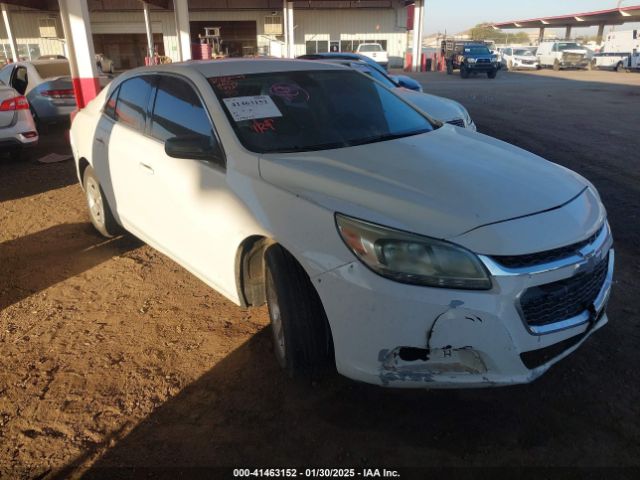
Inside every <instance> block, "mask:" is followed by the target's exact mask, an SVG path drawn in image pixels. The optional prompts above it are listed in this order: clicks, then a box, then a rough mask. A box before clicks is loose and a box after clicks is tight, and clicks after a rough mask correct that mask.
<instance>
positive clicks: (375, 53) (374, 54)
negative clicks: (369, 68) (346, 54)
mask: <svg viewBox="0 0 640 480" xmlns="http://www.w3.org/2000/svg"><path fill="white" fill-rule="evenodd" d="M356 53H359V54H360V55H364V56H365V57H369V58H370V59H372V60H374V61H375V62H376V63H378V64H380V65H381V66H382V67H384V68H385V69H386V68H387V67H388V66H389V55H388V54H387V52H386V51H385V49H384V48H382V45H380V44H379V43H361V44H360V45H358V49H357V50H356Z"/></svg>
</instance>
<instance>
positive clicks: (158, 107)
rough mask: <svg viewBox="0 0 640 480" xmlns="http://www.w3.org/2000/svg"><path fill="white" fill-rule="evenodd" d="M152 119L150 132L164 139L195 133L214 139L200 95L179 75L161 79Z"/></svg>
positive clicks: (193, 134) (195, 134)
mask: <svg viewBox="0 0 640 480" xmlns="http://www.w3.org/2000/svg"><path fill="white" fill-rule="evenodd" d="M151 120H152V123H151V135H152V136H153V137H154V138H157V139H158V140H161V141H163V142H164V141H166V140H167V139H169V138H172V137H194V136H197V137H202V138H203V139H204V138H206V139H208V141H209V142H214V141H215V137H214V135H213V131H212V126H211V121H210V120H209V116H208V115H207V112H206V111H205V108H204V106H203V105H202V102H201V101H200V98H199V97H198V95H197V94H196V92H195V91H194V90H193V87H191V85H189V84H188V83H187V82H185V81H184V80H180V79H179V78H175V77H169V76H163V77H161V78H160V81H159V83H158V90H157V94H156V101H155V104H154V107H153V117H152V119H151Z"/></svg>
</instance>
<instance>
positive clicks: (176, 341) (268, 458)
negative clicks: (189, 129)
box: [0, 71, 640, 478]
mask: <svg viewBox="0 0 640 480" xmlns="http://www.w3.org/2000/svg"><path fill="white" fill-rule="evenodd" d="M416 78H418V79H419V80H420V81H421V82H422V83H423V85H424V87H425V91H427V92H430V93H435V94H439V95H443V96H447V97H451V98H454V99H456V100H458V101H460V102H462V103H463V104H464V105H465V106H467V107H468V109H469V111H470V113H471V115H472V116H473V118H474V119H475V121H476V123H477V125H478V128H479V130H480V131H481V132H483V133H487V134H489V135H493V136H496V137H498V138H501V139H503V140H507V141H509V142H512V143H514V144H516V145H519V146H521V147H524V148H526V149H528V150H531V151H533V152H535V153H537V154H540V155H542V156H544V157H546V158H548V159H550V160H552V161H555V162H557V163H560V164H562V165H565V166H567V167H569V168H572V169H575V170H577V171H578V172H580V173H581V174H583V175H585V176H586V177H588V178H589V179H590V180H591V181H592V182H593V183H594V184H595V185H596V186H597V187H598V188H599V190H600V192H601V194H602V197H603V200H604V203H605V204H606V205H607V207H608V211H609V216H610V221H611V224H612V228H613V231H614V235H615V246H616V250H617V271H616V285H615V287H614V294H613V297H612V299H611V302H610V306H609V316H610V320H611V321H610V324H609V325H608V326H607V327H605V328H604V329H602V330H601V331H600V332H599V333H598V334H597V335H595V336H594V337H592V338H591V339H590V340H589V341H587V343H586V344H585V345H584V346H583V347H582V348H581V349H580V350H579V351H578V352H576V353H575V354H574V355H572V356H570V357H569V358H567V359H566V360H564V361H563V362H561V363H560V364H558V365H557V366H556V367H554V368H553V369H552V370H551V371H550V372H549V373H547V374H546V375H545V376H543V377H542V378H541V379H539V380H538V381H536V382H535V383H533V384H531V385H526V386H518V387H509V388H501V389H490V390H472V391H393V390H384V389H381V388H377V387H371V386H367V385H361V384H357V383H354V382H351V381H349V380H346V379H344V378H340V377H336V378H332V379H328V380H326V381H323V382H321V383H319V384H314V385H305V384H300V383H294V382H292V381H290V380H288V379H286V378H284V376H283V375H282V374H281V373H280V372H279V370H278V369H277V367H276V362H275V360H274V358H273V355H272V352H271V345H270V340H269V334H268V331H267V330H266V329H265V328H266V326H267V324H268V319H267V316H266V313H265V310H264V308H259V309H241V308H238V307H236V306H234V305H232V304H230V303H229V302H228V301H226V300H225V299H224V298H222V297H221V296H220V295H218V294H216V293H215V292H213V291H211V290H210V289H208V288H207V287H206V286H205V285H204V284H202V283H201V282H200V281H198V280H197V279H195V278H194V277H193V276H191V275H190V274H188V273H187V272H186V271H184V270H183V269H182V268H181V267H179V266H178V265H176V264H175V263H173V262H172V261H171V260H169V259H167V258H166V257H164V256H163V255H161V254H159V253H156V252H155V251H153V250H152V249H151V248H149V247H147V246H145V245H143V244H142V243H141V242H139V241H138V240H136V239H135V238H132V237H131V236H123V237H120V238H116V239H113V240H109V241H104V239H102V238H101V237H99V236H98V235H97V233H95V232H94V231H93V229H92V227H91V226H90V224H89V223H88V219H87V215H86V213H85V206H84V199H83V194H82V191H81V190H80V188H79V187H78V185H77V180H76V178H75V173H74V169H73V164H72V162H70V161H67V162H62V163H55V164H40V163H37V162H36V161H35V159H36V158H38V157H39V156H40V155H42V154H44V153H48V152H52V151H54V152H58V153H65V152H67V151H68V149H67V147H66V146H65V136H64V132H63V131H61V130H53V131H52V132H51V133H50V134H49V135H47V136H45V137H44V138H43V139H42V142H41V144H40V146H39V147H38V149H37V150H36V151H34V152H32V154H31V158H30V159H28V160H26V161H22V162H15V161H10V160H8V159H0V352H1V353H0V477H2V478H34V477H38V478H43V477H45V478H67V477H78V476H80V475H82V474H85V475H86V476H87V477H90V478H93V477H96V478H97V477H102V478H115V477H118V476H120V475H128V474H131V473H132V472H133V473H134V474H135V473H136V472H137V474H138V475H141V472H144V477H145V478H147V476H148V475H152V476H154V475H160V474H161V472H162V471H165V472H167V471H168V472H169V473H168V474H167V476H168V477H172V476H177V474H178V473H180V474H182V475H185V476H190V474H194V473H195V472H198V470H192V469H193V468H194V467H211V466H241V467H242V466H248V465H255V466H267V465H269V466H280V467H282V466H292V465H296V466H301V467H305V466H347V465H350V466H357V467H359V466H374V467H382V466H397V467H408V466H431V467H434V466H505V465H508V466H516V467H521V466H581V467H593V466H617V467H620V466H623V467H624V466H640V446H639V445H640V415H639V407H638V405H640V373H639V372H640V370H638V368H637V365H638V363H639V362H640V353H639V350H638V348H637V345H638V340H639V339H640V323H639V321H638V319H639V314H640V295H639V288H638V286H637V285H638V274H639V272H640V258H639V257H638V255H637V253H638V245H639V244H640V226H639V220H638V219H639V214H640V202H638V199H639V198H640V168H639V167H640V157H639V155H638V152H639V151H640V136H639V135H638V121H639V120H640V113H639V111H638V105H639V101H640V75H634V74H616V73H610V72H551V71H543V72H534V73H511V72H509V73H502V72H501V74H499V76H498V78H497V79H496V80H488V79H487V78H484V77H477V78H471V79H469V80H462V79H460V78H459V77H458V76H452V77H449V76H446V75H444V74H439V73H427V74H418V75H416ZM470 154H471V152H470ZM550 234H552V232H550ZM117 467H130V468H132V467H133V468H136V469H138V470H126V471H124V470H115V469H114V468H117ZM149 467H151V468H154V469H156V470H154V471H148V470H140V468H143V469H144V468H149ZM170 468H172V469H173V470H166V469H170ZM621 474H622V472H620V471H618V476H620V475H621Z"/></svg>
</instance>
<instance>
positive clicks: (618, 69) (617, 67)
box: [614, 62, 623, 72]
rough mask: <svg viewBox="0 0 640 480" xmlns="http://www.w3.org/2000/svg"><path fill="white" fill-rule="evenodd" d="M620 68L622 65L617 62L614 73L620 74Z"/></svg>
mask: <svg viewBox="0 0 640 480" xmlns="http://www.w3.org/2000/svg"><path fill="white" fill-rule="evenodd" d="M622 66H623V65H622V62H618V63H617V64H616V66H615V68H614V70H615V71H616V72H621V71H622Z"/></svg>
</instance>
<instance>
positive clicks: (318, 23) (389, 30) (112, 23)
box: [0, 0, 407, 66]
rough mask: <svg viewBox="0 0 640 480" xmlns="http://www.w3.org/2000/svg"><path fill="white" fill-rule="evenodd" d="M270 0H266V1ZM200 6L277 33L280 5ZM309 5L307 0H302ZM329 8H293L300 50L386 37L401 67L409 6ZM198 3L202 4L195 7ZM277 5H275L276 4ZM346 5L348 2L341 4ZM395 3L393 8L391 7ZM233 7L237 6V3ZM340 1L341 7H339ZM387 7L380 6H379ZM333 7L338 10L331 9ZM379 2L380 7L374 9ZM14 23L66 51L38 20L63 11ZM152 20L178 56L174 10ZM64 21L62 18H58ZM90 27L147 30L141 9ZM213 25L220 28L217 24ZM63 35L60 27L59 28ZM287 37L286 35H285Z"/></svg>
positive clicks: (22, 36)
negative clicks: (273, 22)
mask: <svg viewBox="0 0 640 480" xmlns="http://www.w3.org/2000/svg"><path fill="white" fill-rule="evenodd" d="M265 1H266V0H265ZM191 3H193V4H194V5H192V8H193V7H196V9H195V10H192V11H191V12H190V20H193V21H206V20H211V21H213V22H215V21H216V20H218V21H234V20H253V21H255V22H256V25H257V37H258V38H257V41H258V48H259V49H260V48H261V47H262V48H265V49H267V48H268V46H269V43H270V41H272V39H273V37H272V38H271V39H270V37H268V36H266V35H264V23H265V17H266V16H269V15H271V14H272V12H275V13H276V15H280V16H282V10H280V9H276V10H274V9H262V10H250V9H246V10H230V11H229V10H217V9H216V10H208V11H207V10H201V9H199V8H197V7H200V6H201V7H205V5H206V2H200V3H201V4H202V5H200V3H198V2H197V1H192V2H191ZM296 3H297V2H296ZM300 3H301V4H304V3H305V2H300ZM326 3H327V5H326V6H325V8H314V9H309V8H299V9H295V8H294V23H295V26H296V28H295V30H294V32H295V34H294V37H295V44H296V46H295V54H296V55H302V54H304V53H306V52H305V49H306V47H305V42H306V41H308V40H329V41H340V40H375V39H379V40H386V41H387V49H388V51H389V56H390V60H391V64H392V66H400V65H401V64H402V58H403V57H404V51H405V50H406V47H407V33H406V9H405V8H404V7H403V6H402V3H401V2H398V1H394V2H393V3H392V2H391V1H389V0H381V1H380V2H373V3H370V4H369V5H370V7H368V8H346V7H347V6H348V5H349V4H350V2H326ZM196 4H197V5H196ZM272 4H273V3H272ZM342 4H344V5H342ZM392 4H393V5H394V8H389V7H388V5H392ZM233 5H238V4H237V3H236V2H233ZM336 5H340V7H341V8H335V7H336ZM385 5H386V6H387V7H386V8H380V6H385ZM328 6H333V7H334V8H330V9H329V8H326V7H328ZM373 6H377V8H372V7H373ZM11 16H12V22H13V29H14V34H15V36H16V39H17V43H18V44H33V45H38V47H39V50H40V55H50V54H64V46H63V45H64V42H63V41H62V40H58V39H43V38H40V35H39V30H38V19H39V18H40V17H49V16H56V17H57V18H58V19H59V15H58V14H57V13H55V12H38V11H36V12H34V11H13V12H12V14H11ZM151 22H152V28H153V32H154V33H161V34H162V36H163V42H164V49H165V54H166V55H167V56H169V57H171V58H172V59H173V60H174V61H176V60H177V59H178V44H177V37H176V31H175V21H174V13H173V11H166V10H161V9H153V10H152V11H151ZM58 23H59V20H58ZM91 25H92V30H93V32H94V33H143V32H144V18H143V14H142V8H139V9H138V10H124V11H115V12H104V11H92V12H91ZM212 26H215V25H213V24H212ZM59 31H60V35H61V36H62V30H61V27H60V28H59ZM280 39H282V37H280ZM0 43H7V41H6V32H5V31H4V26H3V25H1V22H0Z"/></svg>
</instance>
